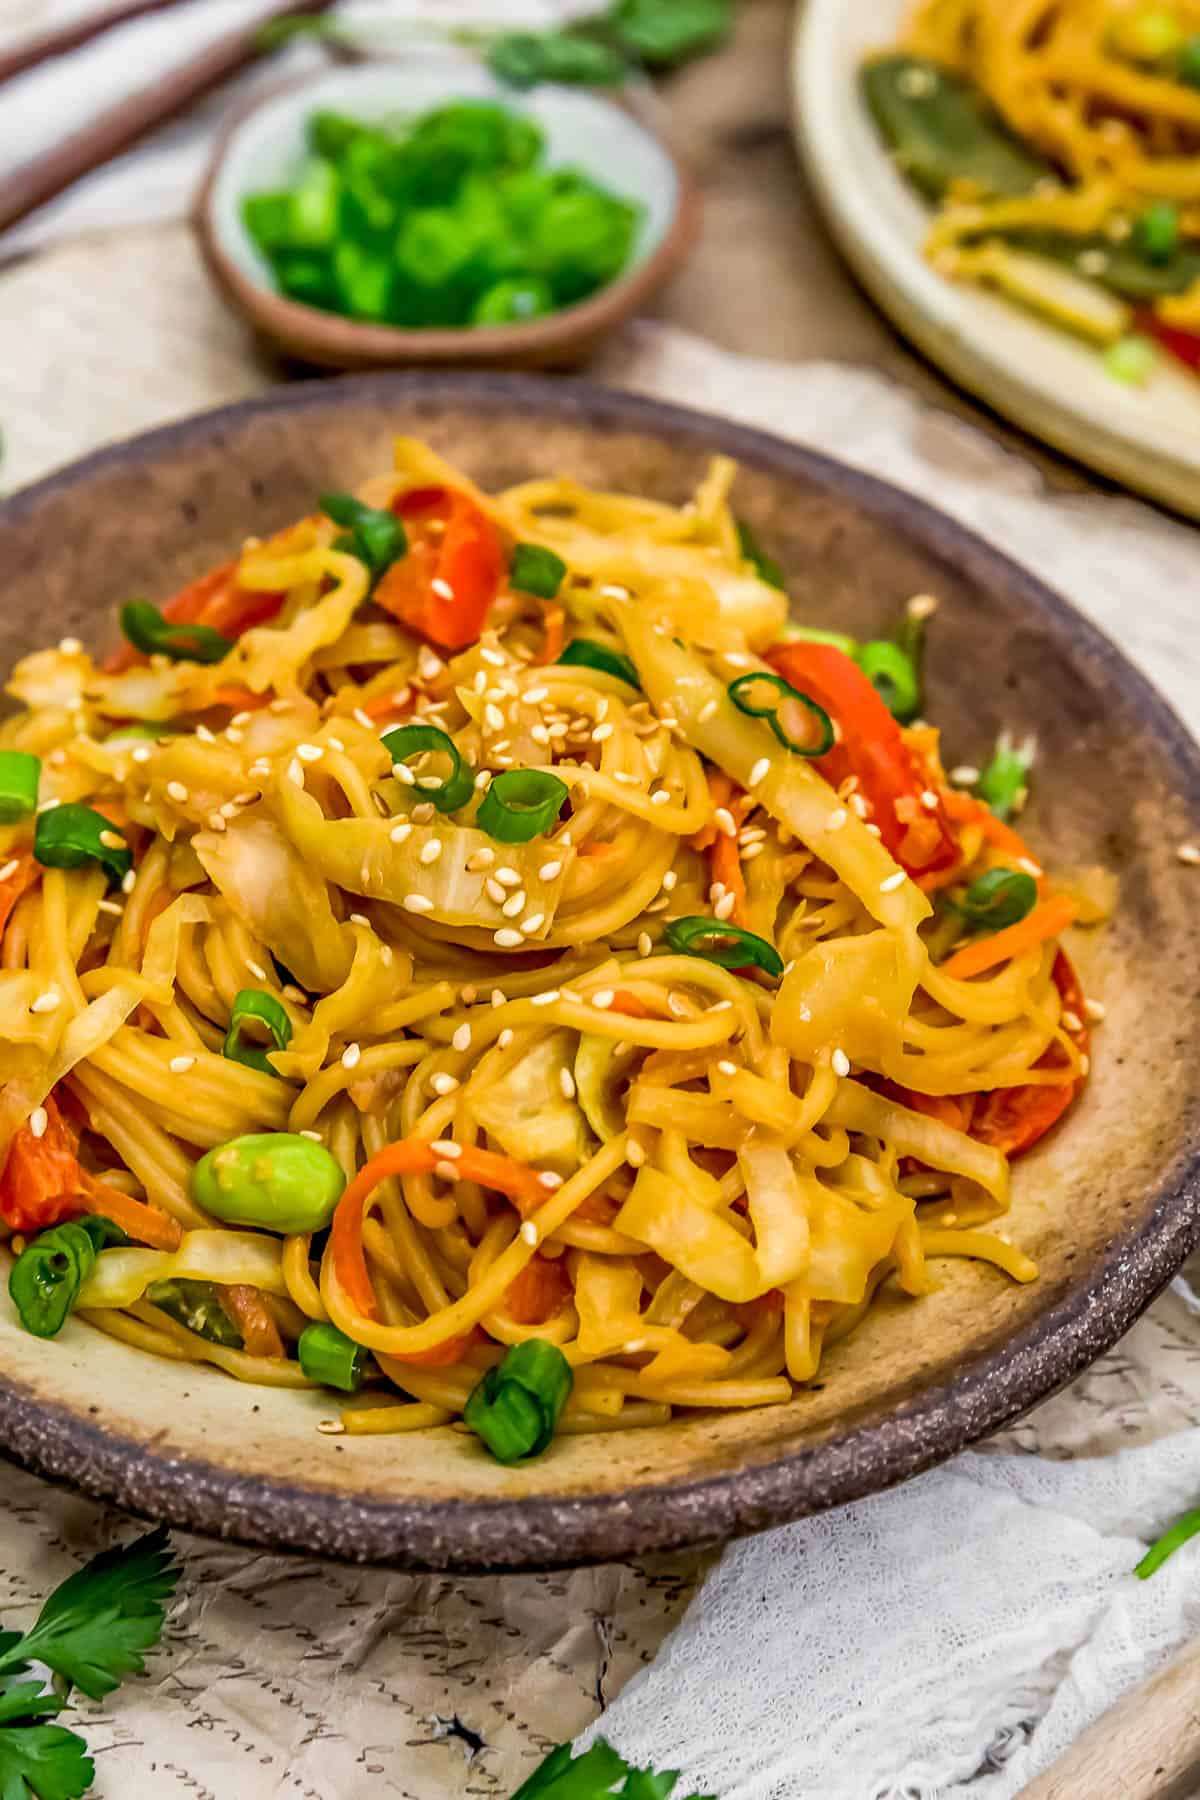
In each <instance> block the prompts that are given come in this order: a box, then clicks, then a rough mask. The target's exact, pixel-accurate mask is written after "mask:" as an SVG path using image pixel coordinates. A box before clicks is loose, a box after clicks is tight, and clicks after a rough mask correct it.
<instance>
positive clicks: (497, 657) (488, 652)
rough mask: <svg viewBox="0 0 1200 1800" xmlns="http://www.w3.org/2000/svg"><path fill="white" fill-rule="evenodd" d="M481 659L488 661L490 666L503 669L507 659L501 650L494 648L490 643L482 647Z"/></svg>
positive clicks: (481, 660)
mask: <svg viewBox="0 0 1200 1800" xmlns="http://www.w3.org/2000/svg"><path fill="white" fill-rule="evenodd" d="M479 660H480V662H485V663H487V665H488V667H489V668H492V669H502V668H503V667H504V664H505V660H506V659H505V657H504V655H503V654H502V653H501V651H499V650H493V649H491V647H490V646H489V645H487V644H485V645H483V647H482V648H481V649H480V652H479Z"/></svg>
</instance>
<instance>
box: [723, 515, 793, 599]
mask: <svg viewBox="0 0 1200 1800" xmlns="http://www.w3.org/2000/svg"><path fill="white" fill-rule="evenodd" d="M734 524H735V525H736V527H737V538H738V549H739V550H740V551H741V553H742V556H743V558H744V559H745V561H746V562H748V563H750V564H751V565H752V567H753V569H754V572H755V574H756V575H757V576H758V579H759V580H760V581H765V582H766V584H767V586H768V587H773V588H781V589H785V588H786V587H787V580H786V577H785V576H784V573H783V570H782V568H781V567H780V565H779V564H778V563H777V562H776V561H775V558H774V557H773V556H768V555H767V553H766V551H765V550H764V549H763V547H762V545H761V544H760V543H759V541H758V538H757V536H756V535H755V532H754V528H753V526H751V525H747V523H746V521H745V519H736V520H735V521H734Z"/></svg>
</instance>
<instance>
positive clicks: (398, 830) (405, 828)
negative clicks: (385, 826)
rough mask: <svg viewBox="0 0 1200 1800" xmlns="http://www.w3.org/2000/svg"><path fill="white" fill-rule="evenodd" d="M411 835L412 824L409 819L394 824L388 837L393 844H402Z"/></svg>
mask: <svg viewBox="0 0 1200 1800" xmlns="http://www.w3.org/2000/svg"><path fill="white" fill-rule="evenodd" d="M411 836H412V826H411V825H410V824H409V822H408V820H407V819H405V820H403V821H402V823H401V824H399V825H393V826H392V829H391V830H390V831H389V832H388V838H389V840H390V841H391V842H392V843H393V844H402V843H403V842H404V840H405V838H407V837H411Z"/></svg>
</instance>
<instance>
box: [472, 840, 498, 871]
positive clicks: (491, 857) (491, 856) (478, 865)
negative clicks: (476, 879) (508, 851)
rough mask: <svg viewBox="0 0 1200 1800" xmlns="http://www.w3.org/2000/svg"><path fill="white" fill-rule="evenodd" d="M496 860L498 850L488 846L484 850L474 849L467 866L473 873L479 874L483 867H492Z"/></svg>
mask: <svg viewBox="0 0 1200 1800" xmlns="http://www.w3.org/2000/svg"><path fill="white" fill-rule="evenodd" d="M495 860H496V852H495V851H494V850H489V849H488V848H487V847H486V846H485V847H484V849H482V850H473V851H472V852H471V854H470V856H468V858H467V868H468V869H469V870H470V872H471V874H472V875H478V874H479V872H480V870H481V869H490V868H491V866H492V864H493V863H494V862H495Z"/></svg>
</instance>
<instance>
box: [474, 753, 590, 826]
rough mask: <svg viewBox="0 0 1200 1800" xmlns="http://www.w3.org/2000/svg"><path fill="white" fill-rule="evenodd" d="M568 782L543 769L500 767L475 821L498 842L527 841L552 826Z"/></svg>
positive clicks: (560, 806) (480, 804) (481, 802)
mask: <svg viewBox="0 0 1200 1800" xmlns="http://www.w3.org/2000/svg"><path fill="white" fill-rule="evenodd" d="M567 792H568V790H567V784H566V782H565V781H560V780H559V778H558V776H557V775H551V774H550V773H549V771H548V770H545V769H502V770H501V772H500V773H499V775H495V776H493V777H492V782H491V785H490V786H489V788H488V790H487V792H486V794H485V795H484V796H483V799H482V800H481V801H480V803H479V812H478V814H477V816H476V823H477V824H478V826H479V829H480V831H486V832H487V834H488V836H489V837H494V838H495V839H496V841H497V843H500V844H527V843H529V841H530V839H531V838H535V837H542V836H543V835H544V834H545V833H546V832H547V831H549V830H550V829H551V827H552V826H553V825H554V823H555V821H556V820H557V818H558V815H559V813H560V812H561V811H562V806H563V801H564V800H565V799H566V798H567Z"/></svg>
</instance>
